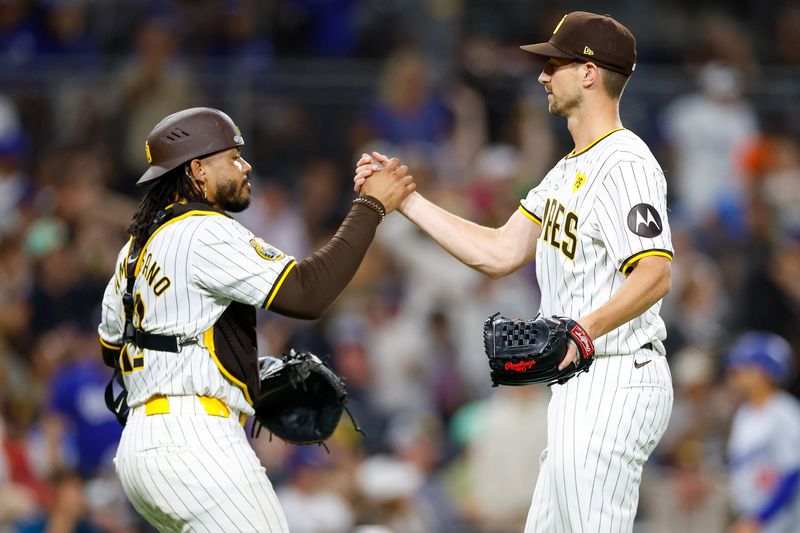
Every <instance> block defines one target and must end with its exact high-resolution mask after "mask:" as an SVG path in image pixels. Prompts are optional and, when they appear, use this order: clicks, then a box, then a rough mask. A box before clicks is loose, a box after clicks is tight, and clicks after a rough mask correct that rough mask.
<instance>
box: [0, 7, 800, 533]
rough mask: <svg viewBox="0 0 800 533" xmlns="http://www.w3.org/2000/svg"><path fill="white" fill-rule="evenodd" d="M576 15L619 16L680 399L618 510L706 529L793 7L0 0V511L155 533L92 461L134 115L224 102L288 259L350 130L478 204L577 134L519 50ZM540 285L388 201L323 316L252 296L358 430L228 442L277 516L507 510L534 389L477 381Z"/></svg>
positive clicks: (787, 258) (541, 417) (251, 222)
mask: <svg viewBox="0 0 800 533" xmlns="http://www.w3.org/2000/svg"><path fill="white" fill-rule="evenodd" d="M579 8H583V9H589V10H593V11H599V12H608V13H610V14H612V15H613V16H615V17H616V18H618V19H619V20H621V21H622V22H623V23H625V24H627V25H628V26H629V27H631V28H632V29H633V32H634V34H635V35H636V36H637V38H638V40H639V68H638V69H637V72H636V74H634V76H633V78H632V81H631V83H630V84H629V88H628V89H627V90H626V94H625V96H624V97H623V100H622V115H623V121H624V122H625V124H626V126H628V127H629V128H631V129H632V130H634V131H635V132H636V133H638V134H639V135H640V136H642V137H643V138H644V139H645V140H646V141H647V142H648V144H649V145H650V147H651V148H652V150H653V151H654V153H655V154H656V156H657V157H658V159H659V160H660V162H661V164H662V166H663V168H664V170H665V173H666V176H667V180H668V184H669V194H670V197H669V203H670V209H671V213H670V223H671V225H672V230H673V239H674V246H675V251H676V253H675V261H674V263H673V285H672V291H671V293H670V294H669V296H668V297H667V298H666V300H665V303H664V307H663V312H662V315H663V317H664V319H665V321H666V322H667V325H668V331H669V337H668V339H667V343H666V344H667V348H668V357H669V359H670V363H671V368H672V371H673V379H674V383H675V394H676V398H675V407H674V411H673V416H672V420H671V423H670V427H669V429H668V431H667V434H666V435H665V437H664V439H663V441H662V443H661V445H660V446H659V448H658V449H657V451H656V452H655V455H654V457H653V458H652V459H651V461H650V463H648V465H647V467H646V468H645V480H644V483H643V486H642V498H641V503H640V512H639V519H638V524H637V528H638V529H637V531H644V532H661V531H676V530H677V529H678V526H676V519H677V518H676V517H680V520H682V521H683V522H682V523H681V524H680V526H679V527H680V528H681V529H682V530H683V531H684V532H685V533H691V532H695V531H697V532H712V533H713V532H715V531H723V530H724V529H725V527H726V525H727V524H729V523H730V522H731V520H732V516H731V512H730V509H729V500H728V486H729V485H728V482H727V476H726V472H727V457H726V451H725V450H726V441H727V438H728V433H729V429H730V421H731V416H732V413H733V411H734V409H735V408H736V405H737V401H738V400H737V397H736V395H735V394H733V393H732V391H731V389H730V387H729V386H728V385H727V383H726V373H725V353H726V350H727V348H728V346H729V345H730V343H731V341H732V340H733V339H734V338H735V337H736V336H737V335H738V334H739V333H741V332H744V331H746V330H750V329H759V330H767V331H772V332H775V333H777V334H779V335H781V336H783V337H784V338H786V339H787V340H788V341H789V342H790V344H791V345H792V346H793V348H794V353H795V354H797V357H800V327H799V326H800V129H798V124H800V109H798V102H800V87H798V86H797V79H798V74H800V32H798V31H797V28H800V3H798V2H793V1H776V2H771V3H770V6H769V8H767V7H766V5H765V3H764V2H756V1H751V2H733V3H729V2H722V1H719V2H715V1H711V0H693V1H692V2H689V1H685V0H676V1H671V2H664V1H662V2H659V1H655V0H642V1H634V0H627V1H626V0H617V1H608V2H584V3H580V4H579V3H577V2H572V1H566V0H564V1H557V0H548V1H543V0H515V1H510V0H509V1H502V2H493V1H489V0H408V1H402V2H401V1H383V0H264V1H256V0H251V1H248V0H191V1H189V0H185V1H178V0H0V65H1V66H2V69H0V70H1V71H2V72H0V443H1V444H2V445H1V446H0V532H6V531H9V532H12V531H13V532H17V531H19V532H35V531H51V532H67V531H76V532H109V533H135V532H146V531H151V530H150V529H148V528H147V527H146V525H145V524H143V523H142V521H141V520H140V519H139V518H138V517H137V515H136V514H135V512H133V510H132V509H131V508H130V507H129V505H128V504H127V502H126V500H125V496H124V494H123V493H122V491H121V487H120V485H119V484H118V482H117V480H116V477H115V474H114V470H113V464H112V462H111V459H112V458H113V455H114V453H115V450H116V443H117V441H118V438H119V435H120V431H121V428H120V427H119V425H118V424H117V422H116V420H115V419H114V417H113V416H112V415H111V414H110V413H109V412H108V411H107V410H106V408H105V404H104V401H103V390H104V388H105V385H106V382H107V380H108V378H109V375H110V370H109V369H108V368H105V367H104V366H103V364H102V361H101V359H100V352H99V344H98V339H97V333H96V326H97V324H98V322H99V305H100V299H101V295H102V290H103V288H104V287H105V284H106V282H107V280H108V279H109V277H110V276H111V274H112V270H113V263H114V260H115V258H116V254H117V252H118V250H119V248H120V247H121V246H122V245H123V244H124V242H125V238H126V234H125V232H126V227H127V225H128V224H129V223H130V216H131V215H132V213H133V211H134V209H135V207H136V204H137V202H138V198H140V195H141V191H139V190H136V189H135V188H134V187H133V183H134V182H135V179H136V178H137V177H138V175H140V174H141V172H142V171H143V169H144V168H145V166H146V160H145V153H144V139H145V137H146V134H147V132H148V131H149V130H150V129H151V128H152V127H153V126H154V125H155V124H156V122H158V120H160V119H161V118H162V117H163V116H165V115H167V114H169V113H171V112H174V111H177V110H179V109H183V108H186V107H190V106H193V105H211V106H215V107H219V108H221V109H223V110H225V111H226V112H228V113H229V114H230V115H231V116H232V117H233V118H234V120H235V121H236V122H237V123H239V124H240V125H241V126H242V130H243V135H244V138H245V141H246V143H247V145H246V147H245V149H244V155H245V157H246V158H247V159H248V160H250V161H251V162H252V163H253V165H254V168H255V170H254V175H255V180H254V186H253V191H254V192H253V195H254V197H253V202H252V204H251V206H250V208H249V209H248V210H247V211H245V212H243V213H241V215H240V216H239V217H238V218H239V219H240V220H241V222H242V223H243V224H245V225H246V226H247V227H249V228H250V229H251V230H253V232H254V233H255V234H257V235H259V236H261V237H262V238H264V239H265V240H266V241H267V242H269V243H271V244H273V245H275V246H277V247H278V248H280V249H282V250H284V251H285V252H286V253H288V254H291V255H294V256H295V257H297V258H298V259H302V258H304V257H306V256H307V255H308V254H310V253H311V252H313V251H314V250H315V249H316V248H317V247H318V246H320V245H321V244H322V243H324V242H325V241H326V240H327V239H328V238H329V237H330V235H331V234H332V232H333V231H335V229H336V228H337V226H338V224H339V222H340V221H341V219H342V217H343V215H344V213H346V211H347V209H348V207H349V204H350V200H351V199H352V197H353V192H352V189H351V185H350V180H351V178H352V168H353V164H354V162H355V161H356V160H357V159H358V157H359V156H360V154H361V153H362V152H364V151H369V150H371V149H380V150H381V151H383V152H387V153H390V154H392V155H396V156H399V157H401V159H402V160H403V162H404V163H405V164H407V165H408V166H409V167H410V168H411V171H412V173H413V175H414V177H415V178H416V181H417V183H418V189H419V190H420V191H422V192H424V194H425V195H426V196H427V197H429V198H431V199H432V200H434V201H435V202H436V203H438V204H439V205H442V206H444V207H446V208H447V209H449V210H451V211H453V212H456V213H459V214H461V215H463V216H465V217H467V218H469V219H471V220H474V221H476V222H478V223H481V224H486V225H500V224H502V223H504V222H505V220H506V219H507V218H508V216H510V214H511V213H512V212H513V210H514V209H516V205H517V204H518V202H519V199H520V198H522V197H524V195H525V193H526V192H527V191H528V190H529V189H530V188H532V187H533V186H535V185H536V184H537V183H538V181H539V180H540V179H541V178H542V176H543V175H544V174H545V172H546V171H547V169H549V168H550V167H551V166H552V165H553V164H554V163H555V161H556V160H557V159H558V158H560V157H561V156H562V155H563V154H565V153H567V152H568V151H569V150H570V149H571V148H572V147H571V146H570V145H569V137H568V135H567V134H566V130H565V128H564V125H563V123H562V121H560V120H559V119H557V118H551V117H549V115H548V113H547V109H546V99H545V98H544V92H543V91H542V89H541V88H540V87H539V86H538V85H537V83H536V77H537V75H538V73H539V70H540V69H541V65H540V64H537V63H536V62H535V61H534V59H533V58H532V57H530V56H529V55H528V54H523V53H521V52H519V50H518V49H517V46H518V45H520V44H525V43H528V42H534V41H536V40H541V39H542V37H543V36H545V35H548V34H549V33H550V32H551V31H552V28H553V27H554V26H555V23H556V22H557V21H558V19H559V18H560V17H561V16H562V14H563V13H565V12H567V11H569V10H572V9H579ZM659 80H661V82H663V83H659V82H658V81H659ZM538 298H539V292H538V288H537V286H536V281H535V274H534V270H533V265H530V266H528V267H526V268H524V269H522V270H521V271H519V272H517V273H515V274H514V275H512V276H509V277H507V278H504V279H502V280H499V281H490V280H488V279H487V278H484V277H482V276H481V275H479V274H477V273H476V272H474V271H471V270H469V269H468V268H466V267H464V266H462V265H460V264H458V263H457V262H456V261H455V260H454V259H452V258H450V256H448V255H447V254H446V253H445V252H444V251H443V250H441V249H440V248H439V247H438V246H437V245H435V244H434V243H432V242H431V241H430V240H428V239H427V238H426V237H425V236H423V235H422V234H420V233H419V232H418V231H417V230H416V229H415V228H414V227H413V226H412V225H410V224H409V223H408V222H407V221H406V220H405V219H403V218H402V216H400V215H391V216H389V217H388V218H387V219H386V220H385V221H384V222H383V223H382V224H381V226H380V227H379V231H378V235H377V237H376V242H375V243H374V244H373V246H372V247H371V249H370V251H369V253H368V255H367V258H366V260H365V262H364V264H363V265H362V267H361V269H360V270H359V272H358V274H357V275H356V278H355V279H354V280H353V282H352V283H351V285H350V286H349V287H348V289H347V290H346V291H345V292H344V294H343V295H342V296H341V297H340V298H339V300H338V301H337V302H336V304H335V305H334V307H333V308H332V309H331V310H330V311H329V312H327V313H326V314H325V316H324V317H323V318H322V319H321V320H319V321H316V322H312V323H308V322H301V321H296V320H291V319H286V318H283V317H280V316H278V315H275V314H270V313H264V314H262V315H261V316H260V318H259V335H260V350H261V351H262V353H264V354H267V353H270V354H278V353H281V352H282V351H285V350H287V349H288V348H289V347H292V348H295V349H307V350H311V351H313V352H314V353H317V354H319V355H321V356H323V357H324V358H326V359H327V360H328V361H329V362H330V364H331V366H333V367H334V368H335V369H336V370H337V371H338V372H339V373H340V374H341V375H342V376H344V378H345V379H346V382H347V386H348V390H349V394H350V398H351V409H352V411H353V414H354V415H355V417H356V419H357V420H358V422H359V424H360V425H361V426H362V427H363V429H364V430H365V432H366V436H361V435H359V434H357V433H356V432H354V431H353V430H351V429H349V427H348V426H349V425H348V424H342V425H341V427H340V430H339V431H338V432H337V433H336V435H335V436H334V437H333V439H332V440H331V441H330V443H329V447H330V453H326V452H325V450H324V449H322V448H317V447H306V448H302V447H294V446H290V445H286V444H284V443H282V442H280V441H277V440H271V439H270V438H269V436H268V435H266V434H262V435H261V436H260V437H259V438H257V439H255V440H254V441H253V445H254V447H255V448H256V450H257V453H258V454H259V456H260V457H261V459H262V461H263V463H264V465H265V466H266V468H267V471H268V474H269V477H270V479H271V480H272V482H273V484H274V486H275V488H276V491H277V493H278V496H279V498H280V499H281V502H282V504H283V506H284V508H285V511H286V514H287V517H288V520H289V524H290V526H291V528H292V531H297V532H300V533H303V532H320V533H323V532H325V533H337V532H347V531H362V532H363V533H367V532H376V533H377V532H384V531H395V532H398V533H400V532H403V533H406V532H407V533H415V532H460V531H463V532H476V533H477V532H489V533H505V532H510V531H520V530H521V528H522V524H523V523H524V521H525V517H526V513H527V510H528V506H529V504H530V499H531V495H532V493H533V487H534V483H535V479H536V476H537V470H538V457H539V453H540V451H541V450H542V449H543V447H544V445H545V427H546V426H545V415H546V406H547V401H548V398H549V390H548V389H547V388H546V387H522V388H518V389H517V388H514V389H511V388H500V389H492V388H491V387H490V386H489V380H488V374H487V368H486V364H485V356H484V355H483V348H482V346H483V345H482V338H481V325H482V323H483V320H484V319H485V317H486V316H488V315H489V314H491V313H493V312H495V311H501V312H503V314H505V315H507V316H519V317H529V316H533V315H534V314H535V313H536V311H537V309H538ZM787 388H788V389H789V390H790V391H791V393H792V394H794V395H798V394H800V380H798V379H795V378H791V379H789V380H788V382H787Z"/></svg>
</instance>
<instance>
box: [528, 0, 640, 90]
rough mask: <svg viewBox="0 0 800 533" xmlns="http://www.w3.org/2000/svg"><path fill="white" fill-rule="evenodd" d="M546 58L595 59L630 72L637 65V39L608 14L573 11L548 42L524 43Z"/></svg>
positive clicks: (609, 68) (532, 51) (607, 65)
mask: <svg viewBox="0 0 800 533" xmlns="http://www.w3.org/2000/svg"><path fill="white" fill-rule="evenodd" d="M520 48H522V49H523V50H525V51H527V52H531V53H533V54H536V55H538V56H541V57H544V58H551V57H557V58H561V59H575V60H577V61H583V62H586V63H588V62H589V61H591V62H592V63H595V64H597V65H599V66H601V67H603V68H607V69H608V70H613V71H614V72H619V73H620V74H624V75H625V76H630V75H631V73H632V72H633V70H634V69H635V68H636V39H635V38H634V37H633V34H632V33H631V32H630V30H628V28H626V27H625V26H623V25H622V24H620V23H619V22H617V21H616V20H614V19H612V18H611V17H609V16H608V15H597V14H595V13H587V12H586V11H573V12H572V13H568V14H566V15H564V17H563V18H562V19H561V21H560V22H559V23H558V25H557V26H556V29H555V30H553V35H551V36H550V40H549V41H547V42H546V43H538V44H528V45H525V46H520Z"/></svg>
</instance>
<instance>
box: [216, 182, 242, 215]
mask: <svg viewBox="0 0 800 533" xmlns="http://www.w3.org/2000/svg"><path fill="white" fill-rule="evenodd" d="M248 183H250V176H247V177H246V178H245V179H244V180H243V181H242V182H241V183H236V182H235V181H233V180H231V181H228V182H225V183H223V184H221V185H220V186H219V188H218V189H217V198H216V204H217V206H218V207H220V208H221V209H223V210H225V211H228V212H229V213H239V212H241V211H244V210H245V209H247V207H248V206H249V205H250V188H249V187H248V186H247V184H248Z"/></svg>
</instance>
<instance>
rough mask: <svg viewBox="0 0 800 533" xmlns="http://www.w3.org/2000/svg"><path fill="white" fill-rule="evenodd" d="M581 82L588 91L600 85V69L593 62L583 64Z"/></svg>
mask: <svg viewBox="0 0 800 533" xmlns="http://www.w3.org/2000/svg"><path fill="white" fill-rule="evenodd" d="M580 80H581V84H582V85H583V87H584V88H586V89H588V88H590V87H593V86H594V85H596V84H600V83H601V81H600V68H599V67H598V66H597V65H595V64H594V63H592V62H591V61H590V62H588V63H583V64H582V65H581V74H580Z"/></svg>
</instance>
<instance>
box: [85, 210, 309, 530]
mask: <svg viewBox="0 0 800 533" xmlns="http://www.w3.org/2000/svg"><path fill="white" fill-rule="evenodd" d="M253 238H254V236H253V234H252V233H251V232H250V231H248V230H247V229H245V228H244V227H243V226H241V225H240V224H239V223H238V222H236V221H234V220H232V219H229V218H227V217H223V216H200V215H199V214H196V215H191V216H187V217H185V218H181V219H180V220H178V219H176V220H175V221H173V222H171V223H168V224H165V225H164V226H162V227H161V228H159V230H158V231H156V232H155V233H154V234H153V236H152V238H151V240H150V241H149V242H148V245H147V247H146V249H145V250H144V251H143V252H142V256H141V257H142V260H141V267H140V269H138V270H137V272H138V273H137V277H136V283H135V285H134V294H136V293H137V292H138V293H141V299H142V304H143V307H144V313H143V319H142V323H141V328H142V329H143V330H145V331H148V332H151V333H159V334H165V335H176V336H178V337H179V339H181V340H182V341H187V340H188V341H191V342H192V343H191V344H187V345H184V346H182V348H181V351H180V352H179V353H170V352H160V351H155V350H141V351H139V352H135V350H137V348H135V347H132V346H130V345H129V346H128V349H129V350H131V352H132V353H131V355H132V356H133V355H134V354H135V355H137V356H138V355H140V354H141V355H143V358H144V366H143V368H139V369H134V370H133V371H132V372H129V373H127V374H125V375H124V379H125V386H126V388H127V389H128V404H129V405H130V406H131V407H132V408H133V414H132V415H131V419H130V421H129V423H128V425H127V426H126V427H125V429H124V431H123V433H122V439H121V441H120V445H119V448H118V450H117V457H116V459H115V464H116V467H117V474H118V475H119V477H120V480H121V481H122V484H123V487H124V488H125V492H126V494H127V495H128V498H129V499H130V501H131V502H132V503H133V505H134V507H135V508H136V510H137V511H138V512H139V513H141V515H142V516H144V517H145V518H146V519H147V520H148V521H149V522H150V523H151V524H153V526H154V527H156V528H157V529H158V530H159V531H167V532H172V531H176V532H177V531H198V532H232V531H253V532H255V531H259V532H265V531H266V532H284V531H288V528H287V525H286V520H285V518H284V516H283V511H282V509H281V507H280V505H279V503H278V500H277V498H276V496H275V493H274V491H273V489H272V486H271V484H270V482H269V479H268V478H267V476H266V472H265V470H264V468H263V467H262V466H261V464H260V462H259V460H258V458H257V457H256V455H255V453H254V452H253V449H252V448H251V447H250V444H249V443H248V441H247V438H246V437H245V434H244V430H243V429H242V426H241V425H240V424H239V422H238V416H239V414H240V413H244V414H248V415H250V414H252V413H253V409H252V406H250V404H249V403H248V402H247V399H246V397H245V395H244V394H243V391H242V389H241V388H239V387H238V386H237V385H236V384H235V383H233V382H232V381H231V380H229V379H227V378H226V377H225V375H223V373H222V371H221V370H220V368H219V367H218V366H217V364H216V363H215V361H214V360H213V358H212V357H211V354H210V351H209V349H208V348H207V347H206V344H205V342H206V339H205V337H204V335H203V334H204V332H206V331H209V330H210V328H212V327H213V325H214V324H215V323H216V321H217V320H218V319H219V317H220V316H221V315H222V313H223V312H224V311H225V309H226V308H227V307H228V305H229V304H230V303H231V302H232V301H238V302H242V303H245V304H249V305H253V306H257V307H261V306H262V305H263V304H264V302H265V300H266V299H267V297H268V295H270V294H272V293H273V292H274V291H272V289H273V286H274V285H275V283H276V281H277V279H278V277H279V276H280V274H281V273H282V272H284V271H285V270H286V269H287V267H288V266H289V265H291V264H292V263H293V262H294V259H293V258H292V257H289V256H284V255H283V254H281V253H276V254H275V257H276V259H275V260H270V259H267V258H265V256H264V255H260V254H259V253H258V251H257V250H256V248H255V247H254V246H253V244H251V242H250V241H251V239H253ZM261 251H262V252H263V251H264V250H263V249H262V250H261ZM127 253H128V245H126V246H125V247H124V248H123V249H122V250H121V251H120V254H119V256H118V259H117V264H118V268H117V272H116V274H115V276H114V278H112V279H111V280H110V281H109V284H108V287H107V288H106V291H105V294H104V296H103V305H102V322H101V324H100V326H99V328H98V331H99V334H100V338H101V339H102V340H103V341H104V342H106V343H111V344H117V345H119V344H122V330H123V325H124V311H123V306H122V291H124V287H125V273H124V267H123V266H122V265H124V264H125V262H126V257H127ZM154 272H155V273H156V274H153V273H154ZM148 273H149V274H150V277H148ZM162 277H166V278H168V279H169V287H168V288H167V289H166V290H163V291H161V293H160V294H158V291H156V290H155V288H154V287H156V281H155V280H156V279H161V278H162ZM155 395H164V396H167V397H168V399H169V400H170V414H159V415H153V416H148V417H145V416H143V412H144V407H143V403H144V402H145V401H146V400H148V399H149V398H151V397H153V396H155ZM197 396H209V397H213V398H218V399H220V400H222V401H223V402H224V403H225V404H226V405H227V406H228V407H229V408H230V410H231V412H232V414H231V416H230V418H227V419H225V418H220V417H216V416H210V415H208V414H207V413H206V412H205V410H203V409H202V408H201V407H202V406H201V405H200V403H199V402H197V401H196V399H197ZM181 400H182V401H181ZM173 404H174V405H173ZM181 406H182V407H181ZM179 407H181V409H179Z"/></svg>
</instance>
